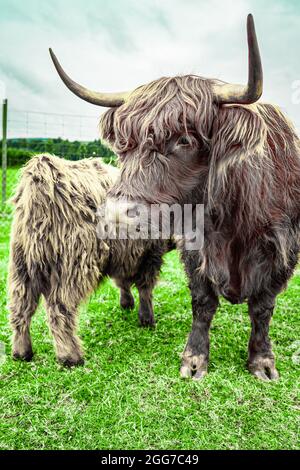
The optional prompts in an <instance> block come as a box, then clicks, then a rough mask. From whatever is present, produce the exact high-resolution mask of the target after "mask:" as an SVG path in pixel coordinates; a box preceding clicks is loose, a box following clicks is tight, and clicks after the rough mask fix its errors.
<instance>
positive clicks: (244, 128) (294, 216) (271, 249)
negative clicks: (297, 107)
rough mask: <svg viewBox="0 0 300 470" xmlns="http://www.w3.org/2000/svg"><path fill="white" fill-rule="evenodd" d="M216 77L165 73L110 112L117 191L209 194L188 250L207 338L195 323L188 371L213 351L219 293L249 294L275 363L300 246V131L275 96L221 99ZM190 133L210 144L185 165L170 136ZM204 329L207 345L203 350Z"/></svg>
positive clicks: (254, 344)
mask: <svg viewBox="0 0 300 470" xmlns="http://www.w3.org/2000/svg"><path fill="white" fill-rule="evenodd" d="M215 83H216V81H215V80H210V79H203V78H201V77H196V76H190V75H189V76H183V77H173V78H162V79H159V80H156V81H154V82H152V83H150V84H149V85H146V86H143V87H140V88H138V89H137V90H136V91H135V92H133V94H132V95H131V97H129V99H128V101H127V103H125V104H124V105H122V106H120V107H119V108H117V109H114V110H109V111H107V112H106V113H105V114H104V115H103V116H102V118H101V122H100V129H101V133H102V136H103V137H104V138H105V139H106V140H107V141H108V142H109V143H110V145H111V146H112V148H113V149H114V150H115V151H116V152H117V153H118V154H119V156H120V161H121V163H122V166H121V173H120V178H119V179H118V180H117V182H116V183H115V184H114V186H113V188H112V189H110V191H109V196H112V197H114V198H116V197H117V198H118V197H125V198H126V197H127V198H132V199H137V200H139V201H145V202H147V203H159V202H168V203H174V202H179V203H180V204H184V203H186V202H191V203H194V204H196V203H203V204H205V241H204V246H203V249H202V250H201V251H199V252H192V253H187V252H183V257H184V259H185V265H186V270H187V272H188V275H189V277H190V286H191V291H192V299H193V310H194V321H195V328H196V330H195V331H198V330H197V328H199V321H201V320H200V319H199V318H200V317H201V315H205V318H206V320H205V322H204V323H205V324H206V327H205V328H204V330H205V331H204V333H203V331H202V330H201V331H202V333H201V335H202V334H203V335H204V336H203V337H202V339H201V337H199V334H198V333H197V334H196V333H195V331H194V329H193V330H192V333H191V336H190V340H189V343H188V346H187V350H186V352H187V355H186V356H185V366H184V367H187V369H185V372H186V370H189V372H188V373H189V374H191V367H192V360H191V359H188V357H190V356H191V357H194V358H195V361H196V363H197V364H198V363H200V362H201V364H202V362H203V361H202V360H201V361H200V360H198V359H199V357H200V356H201V357H202V356H203V355H204V356H203V357H207V355H208V351H207V345H208V337H207V332H208V328H209V324H210V321H211V319H212V315H213V314H214V312H215V309H216V306H217V303H218V302H217V298H218V296H219V295H224V296H225V297H226V298H227V299H229V300H230V301H232V302H234V303H235V302H242V301H244V300H248V303H249V308H250V316H251V320H252V326H253V331H252V336H251V338H252V339H251V340H250V350H249V351H250V353H249V357H250V359H251V361H250V362H251V364H252V365H253V364H256V363H255V360H256V359H255V357H256V358H257V357H258V356H257V354H258V352H259V353H260V354H262V351H259V349H261V348H264V354H265V355H266V357H267V358H268V359H269V360H270V361H269V362H268V365H269V366H270V368H271V369H272V370H273V372H274V370H275V369H274V361H273V356H272V353H271V349H270V348H271V347H270V344H269V340H268V335H267V332H268V322H269V319H270V315H271V314H272V311H273V307H274V301H275V300H274V299H275V297H276V295H277V294H278V292H280V291H281V290H282V289H283V288H284V287H285V285H286V282H287V280H288V279H289V277H290V276H291V275H292V272H293V269H294V267H295V265H296V263H297V255H298V252H299V241H300V236H299V235H300V144H299V138H298V136H297V134H296V132H295V130H294V128H293V125H292V124H291V123H290V121H289V120H288V119H287V118H286V117H285V116H284V115H283V113H282V112H281V111H280V110H279V109H278V108H277V107H276V106H274V105H271V104H261V103H259V104H254V105H249V106H246V105H245V106H242V105H225V106H219V104H218V102H217V101H216V100H215V97H214V95H213V85H214V84H215ZM186 133H192V134H193V135H194V136H196V138H197V141H198V143H199V145H200V147H201V150H199V158H198V162H197V163H195V161H193V162H192V163H190V162H189V161H188V162H187V163H185V164H184V165H183V164H182V161H181V160H180V159H178V158H176V157H175V156H174V154H172V152H170V151H169V150H168V149H169V147H168V146H169V145H170V144H169V143H170V142H172V139H173V140H174V139H175V140H174V141H176V138H177V137H179V136H181V135H183V134H186ZM264 311H265V312H268V314H267V313H264ZM201 312H202V313H201ZM257 315H260V316H261V318H263V319H264V320H263V321H258V320H257ZM196 325H198V326H196ZM201 335H200V336H201ZM196 337H197V338H198V340H199V344H202V345H204V344H205V345H206V346H205V347H204V350H203V351H202V352H201V351H200V350H199V348H200V349H201V347H200V346H199V344H196V342H195V338H196ZM191 338H192V339H191ZM259 345H260V346H259ZM255 348H257V351H256V353H254V350H255ZM191 351H194V352H193V353H191ZM199 353H201V354H200V356H199ZM202 353H203V354H202ZM189 354H190V356H189ZM199 361H200V362H199ZM272 361H273V362H272ZM257 364H260V366H257ZM257 364H256V365H255V367H254V366H253V367H254V369H255V371H257V370H258V369H257V368H258V367H266V364H265V363H264V362H263V361H260V360H257ZM261 364H264V366H261ZM199 367H200V366H199ZM196 368H198V366H197V367H196ZM254 369H253V370H254ZM259 373H261V375H263V376H264V377H265V376H266V374H265V372H264V373H263V371H262V370H260V371H259ZM271 375H272V374H271ZM273 375H274V376H275V375H276V373H275V372H274V374H273ZM271 378H272V377H271Z"/></svg>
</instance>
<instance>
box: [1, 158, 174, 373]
mask: <svg viewBox="0 0 300 470" xmlns="http://www.w3.org/2000/svg"><path fill="white" fill-rule="evenodd" d="M117 175H118V170H117V169H116V168H114V167H111V166H109V165H105V164H102V163H100V162H99V160H98V159H88V160H82V161H79V162H71V161H66V160H63V159H60V158H58V157H55V156H53V155H47V154H46V155H39V156H36V157H34V158H33V159H32V160H31V161H30V162H29V163H28V164H27V165H26V166H25V168H24V169H23V171H22V176H21V180H20V183H19V186H18V188H17V190H16V193H15V196H14V198H13V202H14V204H15V214H14V220H13V227H12V234H11V247H10V264H9V299H10V300H9V307H10V320H11V325H12V328H13V332H14V335H13V356H14V357H15V358H21V359H25V360H30V359H31V358H32V355H33V352H32V345H31V339H30V323H31V318H32V316H33V314H34V312H35V310H36V308H37V305H38V302H39V298H40V296H41V295H43V297H44V298H45V304H46V310H47V315H48V319H49V324H50V329H51V332H52V334H53V337H54V342H55V347H56V352H57V358H58V360H59V361H60V362H62V363H63V364H65V365H69V366H71V365H76V364H81V363H82V362H83V353H82V348H81V345H80V341H79V338H78V336H77V335H76V322H77V309H78V305H79V304H80V302H82V301H83V300H84V299H85V298H86V297H87V296H88V295H89V294H90V293H91V292H92V291H93V290H94V289H95V288H96V287H97V286H98V285H99V283H100V282H101V280H102V279H103V278H104V277H105V276H107V275H109V276H111V277H112V278H114V279H115V281H116V283H117V285H118V286H119V288H120V293H121V300H120V302H121V306H122V307H123V308H131V307H133V305H134V299H133V297H132V294H131V292H130V287H131V285H133V284H135V285H136V286H137V288H138V291H139V296H140V308H139V319H140V323H141V325H143V326H146V325H153V324H154V315H153V307H152V290H153V287H154V285H155V282H156V279H157V276H158V274H159V270H160V267H161V264H162V255H163V254H164V253H165V252H166V251H167V250H168V249H169V248H170V245H169V243H168V242H160V241H151V240H150V241H144V240H109V239H108V240H103V239H100V238H99V237H98V236H97V230H96V228H97V224H98V229H99V228H100V229H101V227H99V224H100V225H101V224H102V225H104V224H106V221H105V220H104V219H101V218H98V217H97V215H96V212H97V210H98V209H99V208H100V207H101V206H102V205H103V203H104V202H105V198H106V193H107V190H108V189H109V187H111V185H112V184H113V182H114V181H115V179H116V177H117ZM102 228H103V227H102ZM101 233H103V230H102V232H101Z"/></svg>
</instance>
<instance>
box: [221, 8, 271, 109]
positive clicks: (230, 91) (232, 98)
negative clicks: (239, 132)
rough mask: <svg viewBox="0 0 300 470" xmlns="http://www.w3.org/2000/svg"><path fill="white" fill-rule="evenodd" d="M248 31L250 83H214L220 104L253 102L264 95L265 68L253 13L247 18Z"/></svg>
mask: <svg viewBox="0 0 300 470" xmlns="http://www.w3.org/2000/svg"><path fill="white" fill-rule="evenodd" d="M247 33H248V50H249V71H248V84H247V85H246V86H243V85H232V84H224V85H223V84H222V85H214V87H213V91H214V94H215V97H216V99H217V101H218V103H220V104H251V103H255V102H256V101H257V100H259V98H260V97H261V95H262V91H263V70H262V64H261V58H260V53H259V47H258V42H257V37H256V33H255V26H254V19H253V16H252V15H248V18H247Z"/></svg>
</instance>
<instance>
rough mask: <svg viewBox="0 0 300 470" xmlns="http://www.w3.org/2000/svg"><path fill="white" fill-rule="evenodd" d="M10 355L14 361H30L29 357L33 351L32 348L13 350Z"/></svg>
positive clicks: (31, 356)
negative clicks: (20, 350) (21, 350)
mask: <svg viewBox="0 0 300 470" xmlns="http://www.w3.org/2000/svg"><path fill="white" fill-rule="evenodd" d="M12 357H13V359H14V360H16V361H26V362H30V361H31V359H32V358H33V351H32V349H28V350H27V351H24V352H19V351H13V354H12Z"/></svg>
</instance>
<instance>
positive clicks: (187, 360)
mask: <svg viewBox="0 0 300 470" xmlns="http://www.w3.org/2000/svg"><path fill="white" fill-rule="evenodd" d="M206 375H207V359H206V357H205V356H204V354H199V355H196V354H193V353H192V352H190V351H185V352H184V354H183V357H182V363H181V368H180V376H181V378H183V379H189V378H192V379H193V380H202V379H203V378H204V377H205V376H206Z"/></svg>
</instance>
